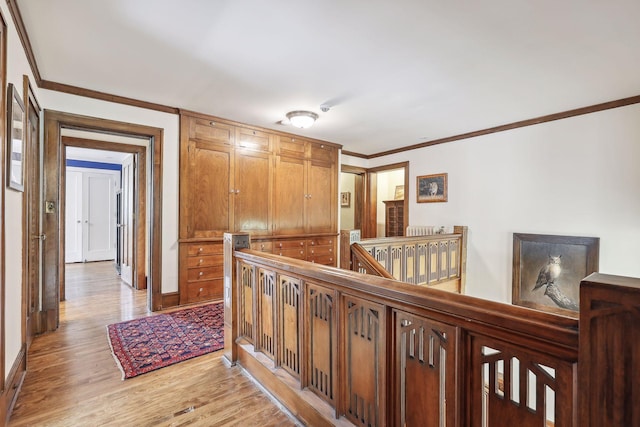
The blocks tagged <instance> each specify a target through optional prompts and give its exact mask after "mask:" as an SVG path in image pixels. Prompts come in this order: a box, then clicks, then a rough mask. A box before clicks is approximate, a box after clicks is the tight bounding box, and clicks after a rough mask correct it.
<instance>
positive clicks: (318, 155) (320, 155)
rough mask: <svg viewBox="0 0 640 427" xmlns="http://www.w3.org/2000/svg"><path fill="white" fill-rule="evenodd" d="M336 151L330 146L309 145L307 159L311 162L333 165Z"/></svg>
mask: <svg viewBox="0 0 640 427" xmlns="http://www.w3.org/2000/svg"><path fill="white" fill-rule="evenodd" d="M337 152H338V150H337V149H336V148H335V147H334V146H332V145H326V144H315V143H313V144H311V148H310V152H309V157H310V158H311V159H313V160H320V161H322V162H327V163H333V162H335V161H336V159H337V157H336V155H337Z"/></svg>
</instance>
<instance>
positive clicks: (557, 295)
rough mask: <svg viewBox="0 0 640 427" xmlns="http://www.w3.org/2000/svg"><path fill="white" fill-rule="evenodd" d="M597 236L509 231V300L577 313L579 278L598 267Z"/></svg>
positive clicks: (598, 242)
mask: <svg viewBox="0 0 640 427" xmlns="http://www.w3.org/2000/svg"><path fill="white" fill-rule="evenodd" d="M599 254H600V239H599V238H597V237H571V236H553V235H543V234H521V233H514V234H513V292H512V301H513V304H516V305H522V306H525V307H530V308H535V309H538V310H544V311H550V312H554V313H558V314H564V315H568V316H571V317H577V316H578V311H579V307H580V301H579V297H580V281H581V280H582V279H584V278H585V277H587V276H588V275H589V274H591V273H594V272H596V271H598V263H599Z"/></svg>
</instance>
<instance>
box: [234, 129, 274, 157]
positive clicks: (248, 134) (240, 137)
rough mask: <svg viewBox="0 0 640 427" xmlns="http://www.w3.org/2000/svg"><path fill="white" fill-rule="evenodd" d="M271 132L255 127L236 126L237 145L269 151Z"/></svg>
mask: <svg viewBox="0 0 640 427" xmlns="http://www.w3.org/2000/svg"><path fill="white" fill-rule="evenodd" d="M271 139H272V136H271V134H269V133H267V132H262V131H259V130H255V129H247V128H242V127H238V128H236V147H239V148H248V149H250V150H259V151H265V152H269V151H270V150H271Z"/></svg>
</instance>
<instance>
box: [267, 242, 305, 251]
mask: <svg viewBox="0 0 640 427" xmlns="http://www.w3.org/2000/svg"><path fill="white" fill-rule="evenodd" d="M306 243H307V242H306V240H279V241H275V242H274V243H273V250H274V252H276V251H279V250H280V249H296V248H304V247H305V245H306Z"/></svg>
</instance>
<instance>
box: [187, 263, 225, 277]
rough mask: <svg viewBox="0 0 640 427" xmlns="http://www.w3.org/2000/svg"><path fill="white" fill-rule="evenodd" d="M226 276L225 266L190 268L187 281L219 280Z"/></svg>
mask: <svg viewBox="0 0 640 427" xmlns="http://www.w3.org/2000/svg"><path fill="white" fill-rule="evenodd" d="M223 276H224V265H216V266H213V267H202V268H190V269H189V270H188V272H187V280H189V281H192V280H208V279H219V278H221V277H223Z"/></svg>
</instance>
